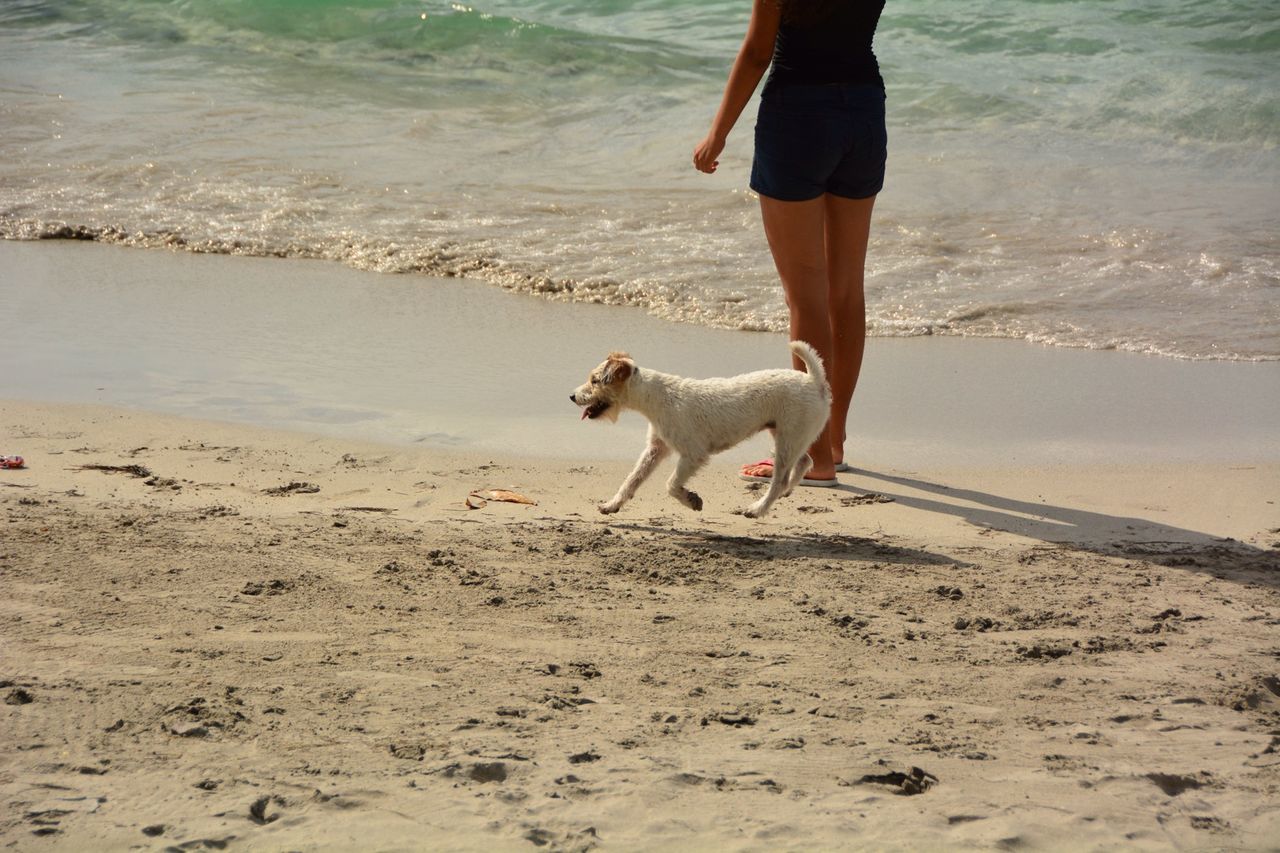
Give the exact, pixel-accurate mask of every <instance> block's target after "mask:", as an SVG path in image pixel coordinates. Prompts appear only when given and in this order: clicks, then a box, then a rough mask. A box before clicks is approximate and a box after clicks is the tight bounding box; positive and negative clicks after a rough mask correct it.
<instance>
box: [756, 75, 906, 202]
mask: <svg viewBox="0 0 1280 853" xmlns="http://www.w3.org/2000/svg"><path fill="white" fill-rule="evenodd" d="M887 152H888V133H887V132H886V130H885V124H884V91H883V90H882V89H881V88H880V87H879V86H875V85H869V84H866V83H851V84H840V83H835V84H827V85H808V84H792V85H783V86H774V87H766V89H765V91H764V94H763V95H761V97H760V112H759V115H758V116H757V117H756V153H755V159H754V160H753V161H752V163H751V189H753V190H755V191H756V192H758V193H759V194H760V195H762V196H768V197H769V198H774V199H778V200H779V201H808V200H809V199H814V198H817V197H818V196H820V195H822V194H823V193H831V194H832V195H837V196H842V197H844V198H870V197H871V196H873V195H875V194H876V193H878V192H880V188H881V187H883V186H884V164H885V160H886V158H887V156H888V154H887Z"/></svg>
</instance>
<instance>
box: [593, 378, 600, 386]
mask: <svg viewBox="0 0 1280 853" xmlns="http://www.w3.org/2000/svg"><path fill="white" fill-rule="evenodd" d="M591 384H592V385H599V384H600V380H599V379H597V378H596V377H594V376H592V377H591Z"/></svg>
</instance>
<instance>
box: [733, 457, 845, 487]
mask: <svg viewBox="0 0 1280 853" xmlns="http://www.w3.org/2000/svg"><path fill="white" fill-rule="evenodd" d="M739 474H740V476H742V477H747V478H751V477H763V478H766V479H767V478H769V477H772V476H773V460H772V459H763V460H761V461H759V462H754V463H752V464H749V465H743V466H742V469H741V470H740V471H739ZM804 478H805V479H806V480H817V481H824V482H825V481H830V480H834V479H835V478H836V472H835V470H834V469H833V470H830V471H825V472H824V471H819V470H818V469H817V468H810V469H809V473H808V474H805V475H804Z"/></svg>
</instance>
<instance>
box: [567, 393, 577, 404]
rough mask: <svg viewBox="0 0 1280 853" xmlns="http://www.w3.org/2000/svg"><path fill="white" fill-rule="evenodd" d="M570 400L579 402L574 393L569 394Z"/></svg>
mask: <svg viewBox="0 0 1280 853" xmlns="http://www.w3.org/2000/svg"><path fill="white" fill-rule="evenodd" d="M569 402H570V403H576V402H578V400H577V398H576V397H574V396H573V394H570V395H569Z"/></svg>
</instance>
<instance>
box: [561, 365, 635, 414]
mask: <svg viewBox="0 0 1280 853" xmlns="http://www.w3.org/2000/svg"><path fill="white" fill-rule="evenodd" d="M635 371H636V363H635V362H634V361H632V360H631V356H629V355H627V354H626V353H625V352H611V353H609V357H608V358H606V359H605V360H604V361H603V362H601V363H600V365H599V366H598V367H597V368H596V369H595V370H593V371H591V374H590V375H589V376H588V377H587V381H586V382H584V383H583V384H582V385H580V386H578V389H577V390H576V391H574V392H573V393H572V394H570V395H569V399H570V400H572V401H573V402H575V403H577V404H578V405H579V406H582V417H583V419H590V420H595V419H596V418H598V417H600V416H602V415H603V416H604V417H605V418H607V419H609V420H610V421H616V420H617V419H618V415H619V414H620V413H621V411H622V408H623V401H624V399H625V397H626V389H627V380H628V379H630V378H631V376H632V374H634V373H635Z"/></svg>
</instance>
